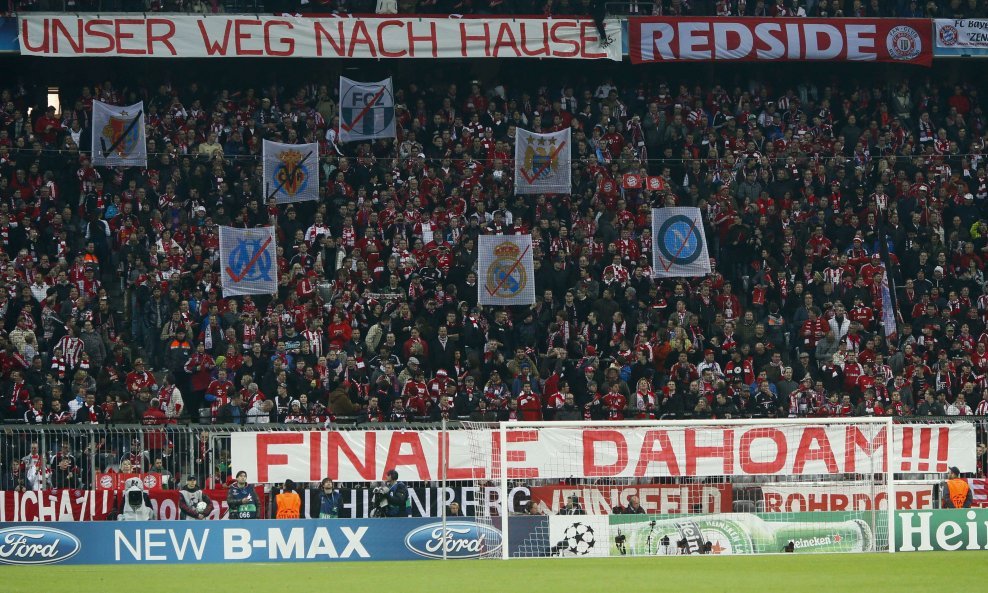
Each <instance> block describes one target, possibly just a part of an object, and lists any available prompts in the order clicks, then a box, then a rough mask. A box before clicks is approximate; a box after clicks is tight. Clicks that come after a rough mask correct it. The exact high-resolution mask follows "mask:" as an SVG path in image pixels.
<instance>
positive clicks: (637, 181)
mask: <svg viewBox="0 0 988 593" xmlns="http://www.w3.org/2000/svg"><path fill="white" fill-rule="evenodd" d="M641 186H642V178H641V177H639V176H638V175H635V174H634V173H625V174H624V178H623V179H622V180H621V187H623V188H624V189H639V188H641Z"/></svg>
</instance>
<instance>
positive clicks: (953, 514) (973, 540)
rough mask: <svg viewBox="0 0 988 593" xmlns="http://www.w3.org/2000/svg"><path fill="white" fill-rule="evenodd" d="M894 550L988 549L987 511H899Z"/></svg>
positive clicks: (896, 521)
mask: <svg viewBox="0 0 988 593" xmlns="http://www.w3.org/2000/svg"><path fill="white" fill-rule="evenodd" d="M895 549H896V550H897V551H899V552H930V551H933V550H943V551H948V552H950V551H954V550H986V549H988V509H940V510H931V511H897V512H896V514H895Z"/></svg>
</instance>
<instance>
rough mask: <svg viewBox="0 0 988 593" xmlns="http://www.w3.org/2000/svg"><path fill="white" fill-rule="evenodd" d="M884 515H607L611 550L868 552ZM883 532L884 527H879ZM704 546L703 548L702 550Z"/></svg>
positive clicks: (640, 553)
mask: <svg viewBox="0 0 988 593" xmlns="http://www.w3.org/2000/svg"><path fill="white" fill-rule="evenodd" d="M885 516H887V515H885V514H884V513H874V512H870V511H868V512H817V513H721V514H713V515H681V516H678V517H673V518H670V517H669V515H656V516H649V515H611V516H610V517H609V519H610V521H609V522H610V535H611V546H610V554H611V555H612V556H614V555H628V556H652V555H663V554H701V553H711V554H768V553H778V552H783V551H786V548H787V546H789V545H790V543H791V546H792V552H793V553H797V554H799V553H803V554H805V553H826V552H872V551H875V550H876V549H880V548H882V547H883V546H882V545H877V546H876V537H875V528H874V526H875V523H876V522H881V523H883V524H884V521H883V519H884V517H885ZM882 531H883V532H884V528H883V529H882ZM705 546H706V548H707V549H704V547H705Z"/></svg>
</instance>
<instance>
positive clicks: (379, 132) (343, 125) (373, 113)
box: [340, 76, 397, 142]
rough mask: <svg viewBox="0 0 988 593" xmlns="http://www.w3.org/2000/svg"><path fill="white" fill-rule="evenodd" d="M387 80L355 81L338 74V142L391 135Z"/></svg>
mask: <svg viewBox="0 0 988 593" xmlns="http://www.w3.org/2000/svg"><path fill="white" fill-rule="evenodd" d="M395 137H397V134H396V133H395V96H394V92H393V91H392V90H391V79H390V78H387V79H385V80H382V81H380V82H357V81H356V80H350V79H349V78H344V77H342V76H341V77H340V142H360V141H362V140H374V139H376V138H395Z"/></svg>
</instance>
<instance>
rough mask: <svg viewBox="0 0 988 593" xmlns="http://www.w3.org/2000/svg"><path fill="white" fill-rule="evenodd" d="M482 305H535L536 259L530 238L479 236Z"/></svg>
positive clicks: (479, 288) (526, 236) (478, 284)
mask: <svg viewBox="0 0 988 593" xmlns="http://www.w3.org/2000/svg"><path fill="white" fill-rule="evenodd" d="M479 247H480V252H479V257H478V259H479V260H480V261H479V268H478V272H479V275H480V281H479V282H477V287H478V288H477V290H478V293H479V297H478V299H477V300H478V302H479V303H480V304H481V305H534V304H535V261H534V260H535V258H534V257H533V256H532V236H531V235H481V236H480V245H479Z"/></svg>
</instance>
